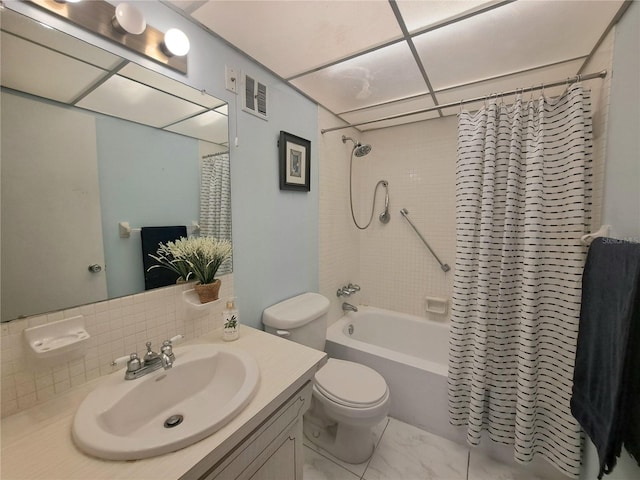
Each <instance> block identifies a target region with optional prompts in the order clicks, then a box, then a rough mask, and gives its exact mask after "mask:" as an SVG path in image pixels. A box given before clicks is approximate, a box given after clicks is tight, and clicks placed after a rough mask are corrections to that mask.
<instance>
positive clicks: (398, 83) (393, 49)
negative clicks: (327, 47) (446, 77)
mask: <svg viewBox="0 0 640 480" xmlns="http://www.w3.org/2000/svg"><path fill="white" fill-rule="evenodd" d="M291 83H292V84H293V85H295V86H296V87H297V88H299V89H300V90H302V91H303V92H305V93H307V95H309V96H311V97H312V98H313V99H315V100H316V101H317V102H318V103H320V104H322V105H324V106H325V107H327V108H328V109H329V110H331V111H333V112H345V111H348V110H355V109H357V108H363V107H368V106H371V105H376V104H379V103H382V102H388V101H392V100H397V99H401V98H405V97H408V96H412V95H418V94H421V93H426V92H427V89H426V85H425V83H424V80H423V78H422V75H421V74H420V71H419V70H418V66H417V65H416V63H415V61H414V59H413V56H412V54H411V51H410V50H409V47H408V46H407V44H406V42H404V41H403V42H399V43H396V44H393V45H390V46H388V47H385V48H381V49H379V50H376V51H374V52H370V53H368V54H366V55H361V56H359V57H356V58H353V59H351V60H348V61H346V62H341V63H338V64H336V65H333V66H331V67H328V68H325V69H322V70H319V71H317V72H314V73H310V74H308V75H304V76H302V77H299V78H296V79H295V80H292V81H291Z"/></svg>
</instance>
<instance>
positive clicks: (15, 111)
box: [0, 8, 231, 321]
mask: <svg viewBox="0 0 640 480" xmlns="http://www.w3.org/2000/svg"><path fill="white" fill-rule="evenodd" d="M1 16H2V18H1V30H2V39H1V48H2V51H1V55H2V56H1V60H2V65H1V70H0V72H1V78H2V89H1V93H0V95H1V102H2V103H1V111H2V118H1V121H2V124H1V125H2V129H1V131H2V133H1V135H2V138H1V142H2V143H1V144H0V145H1V148H2V152H1V153H2V160H1V179H2V184H1V191H0V192H1V197H2V198H1V209H2V212H1V221H2V245H1V255H2V258H1V261H2V263H1V265H0V267H1V269H2V270H1V271H2V281H1V287H2V297H1V299H2V301H1V303H2V314H1V320H2V321H9V320H12V319H15V318H19V317H22V316H28V315H34V314H38V313H43V312H50V311H54V310H60V309H66V308H71V307H73V306H78V305H83V304H88V303H93V302H96V301H100V300H104V299H108V298H116V297H121V296H124V295H130V294H134V293H139V292H142V291H144V289H145V283H144V268H143V263H142V256H143V253H142V248H141V241H140V228H142V227H165V226H185V227H186V229H187V232H188V233H189V234H198V233H199V234H207V235H213V236H216V237H217V238H227V239H229V240H231V208H230V197H231V195H230V193H231V192H230V179H229V155H228V117H227V105H226V103H225V102H223V101H221V100H219V99H217V98H215V97H212V96H211V95H208V94H206V93H204V92H200V91H198V90H196V89H193V88H191V87H189V86H186V85H184V84H181V83H180V82H177V81H175V80H172V79H169V78H168V77H164V76H162V75H160V74H158V73H156V72H152V71H150V70H148V69H146V68H143V67H141V66H139V65H137V64H134V63H131V62H129V61H127V60H124V59H122V58H120V57H118V56H116V55H113V54H112V53H109V52H107V51H105V50H102V49H100V48H97V47H95V46H93V45H90V44H87V43H85V42H83V41H81V40H78V39H76V38H74V37H72V36H69V35H67V34H65V33H62V32H60V31H57V30H55V29H52V28H50V27H48V26H46V25H43V24H41V23H39V22H36V21H34V20H32V19H30V18H27V17H25V16H23V15H20V14H18V13H16V12H13V11H11V10H8V9H6V8H5V9H2V13H1ZM121 222H127V223H128V224H129V227H130V229H131V231H130V232H128V233H129V235H128V236H127V235H126V234H125V235H123V232H122V229H121V228H120V227H119V224H120V223H121ZM198 227H199V229H198ZM223 268H224V269H221V270H220V271H219V273H221V274H223V273H227V272H230V271H231V262H228V264H227V265H225V266H223Z"/></svg>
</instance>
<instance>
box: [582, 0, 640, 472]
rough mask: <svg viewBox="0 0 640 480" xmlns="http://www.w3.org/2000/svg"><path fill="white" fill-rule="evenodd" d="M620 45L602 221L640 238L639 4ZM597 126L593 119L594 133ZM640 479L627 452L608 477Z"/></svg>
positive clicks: (591, 468) (616, 232)
mask: <svg viewBox="0 0 640 480" xmlns="http://www.w3.org/2000/svg"><path fill="white" fill-rule="evenodd" d="M614 45H615V48H614V50H613V66H612V68H611V75H610V76H611V93H610V95H609V98H608V104H609V109H608V112H609V113H608V121H607V122H606V124H605V125H604V127H603V128H604V129H605V130H606V132H607V138H606V145H605V148H606V159H605V162H604V198H603V203H604V205H603V212H602V223H603V224H610V225H611V226H612V231H611V236H612V237H614V238H624V239H629V240H633V241H636V242H640V56H639V55H638V47H639V46H640V6H639V5H638V2H633V3H632V5H631V6H630V7H629V9H628V10H627V12H626V14H625V16H624V17H623V18H622V20H621V21H620V23H619V24H618V25H617V26H616V28H615V41H614ZM595 130H596V126H595V118H594V132H595ZM597 475H598V455H597V452H596V450H595V447H594V446H593V444H592V443H591V442H590V441H589V440H588V439H587V441H586V442H585V455H584V463H583V471H582V475H581V477H580V478H581V479H583V480H593V479H595V478H597ZM638 477H640V467H638V465H637V462H636V461H634V460H633V459H632V458H631V457H630V456H629V454H628V453H627V451H626V450H624V448H623V450H622V454H621V457H620V459H619V460H618V464H617V466H616V468H615V470H614V471H613V473H612V474H611V475H607V476H606V478H607V479H611V480H631V479H635V478H638Z"/></svg>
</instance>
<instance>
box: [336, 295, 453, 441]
mask: <svg viewBox="0 0 640 480" xmlns="http://www.w3.org/2000/svg"><path fill="white" fill-rule="evenodd" d="M325 350H326V352H327V354H328V355H329V356H330V357H334V358H341V359H343V360H351V361H353V362H358V363H362V364H363V365H367V366H369V367H371V368H373V369H374V370H376V371H378V372H379V373H380V374H381V375H382V376H383V377H384V378H385V380H386V381H387V385H389V389H390V391H391V408H390V411H389V415H390V416H392V417H393V418H397V419H398V420H401V421H403V422H406V423H409V424H411V425H415V426H417V427H420V428H422V429H424V430H427V431H429V432H431V433H435V434H436V435H440V436H442V437H445V438H449V439H451V440H455V441H459V435H456V430H455V429H454V427H452V426H451V425H450V424H449V413H448V407H447V362H448V355H449V353H448V351H449V325H448V324H447V323H436V322H433V321H430V320H427V319H425V318H420V317H416V316H413V315H407V314H404V313H398V312H393V311H390V310H384V309H381V308H376V307H369V306H362V305H361V306H358V311H357V312H348V313H347V314H346V315H344V316H343V317H342V318H341V319H339V320H338V321H337V322H336V323H334V324H333V325H331V326H330V327H329V328H328V330H327V344H326V348H325ZM454 437H456V438H454Z"/></svg>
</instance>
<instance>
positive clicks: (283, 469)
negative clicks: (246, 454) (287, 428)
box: [251, 437, 301, 480]
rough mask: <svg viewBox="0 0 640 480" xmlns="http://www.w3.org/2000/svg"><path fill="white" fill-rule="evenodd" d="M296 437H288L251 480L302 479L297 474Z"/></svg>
mask: <svg viewBox="0 0 640 480" xmlns="http://www.w3.org/2000/svg"><path fill="white" fill-rule="evenodd" d="M295 443H296V439H295V438H290V437H287V438H285V439H284V441H283V442H282V444H281V445H280V446H279V447H278V449H277V450H276V451H275V452H274V453H273V455H271V456H270V457H269V459H268V460H267V461H266V462H265V464H264V465H262V466H261V467H260V468H259V469H258V471H257V472H256V473H255V474H254V475H253V476H252V477H251V480H273V479H275V478H277V479H279V480H301V479H300V478H299V477H297V476H296V445H295Z"/></svg>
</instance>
